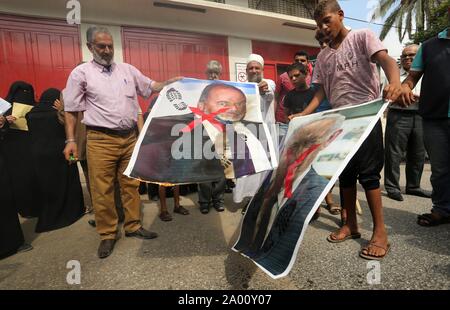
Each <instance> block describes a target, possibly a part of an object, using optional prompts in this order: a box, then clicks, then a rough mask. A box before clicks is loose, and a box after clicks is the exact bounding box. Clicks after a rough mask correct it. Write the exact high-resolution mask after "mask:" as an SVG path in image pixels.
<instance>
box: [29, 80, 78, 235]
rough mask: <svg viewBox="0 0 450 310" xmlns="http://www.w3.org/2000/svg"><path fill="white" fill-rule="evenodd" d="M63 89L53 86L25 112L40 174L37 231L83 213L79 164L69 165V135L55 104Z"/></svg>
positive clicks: (59, 225) (62, 224)
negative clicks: (39, 208) (66, 143)
mask: <svg viewBox="0 0 450 310" xmlns="http://www.w3.org/2000/svg"><path fill="white" fill-rule="evenodd" d="M59 98H60V91H59V90H57V89H54V88H50V89H48V90H46V91H44V92H43V93H42V96H41V98H40V100H39V104H38V105H36V106H35V107H34V108H33V109H32V110H31V111H30V112H29V113H28V114H27V116H26V119H27V123H28V128H29V131H30V135H31V154H30V155H31V159H32V161H33V165H34V167H35V170H36V173H37V177H38V183H37V184H38V188H39V191H40V195H41V197H42V204H43V206H42V210H41V212H40V214H39V220H38V223H37V226H36V232H45V231H50V230H55V229H59V228H62V227H66V226H69V225H71V224H73V223H74V222H76V221H77V220H78V219H79V218H80V217H81V216H83V214H84V201H83V193H82V189H81V183H80V178H79V174H78V167H77V165H76V164H71V165H68V163H67V161H66V160H65V158H64V155H63V153H62V150H63V149H64V145H65V144H64V141H65V139H66V135H65V132H64V126H63V125H61V124H60V123H59V122H58V115H57V110H56V109H55V108H54V107H53V104H54V102H55V100H56V99H59Z"/></svg>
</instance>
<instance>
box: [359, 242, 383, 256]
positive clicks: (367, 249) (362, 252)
mask: <svg viewBox="0 0 450 310" xmlns="http://www.w3.org/2000/svg"><path fill="white" fill-rule="evenodd" d="M371 246H374V247H377V248H380V249H383V250H384V254H383V255H380V256H375V255H369V253H368V252H369V247H371ZM390 248H391V245H390V243H388V244H387V247H386V248H385V247H383V246H381V245H377V244H375V243H373V242H369V244H368V245H366V246H365V247H364V248H363V249H362V250H361V252H359V256H360V257H362V258H365V259H368V260H382V259H383V258H384V257H385V256H386V255H387V253H388V252H389V250H390ZM364 251H366V252H367V253H364Z"/></svg>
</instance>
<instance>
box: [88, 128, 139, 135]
mask: <svg viewBox="0 0 450 310" xmlns="http://www.w3.org/2000/svg"><path fill="white" fill-rule="evenodd" d="M86 129H88V130H95V131H99V132H103V133H106V134H107V135H115V136H121V137H126V136H129V135H131V134H132V133H134V132H136V127H133V128H130V129H111V128H106V127H98V126H86Z"/></svg>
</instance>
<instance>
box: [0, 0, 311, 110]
mask: <svg viewBox="0 0 450 310" xmlns="http://www.w3.org/2000/svg"><path fill="white" fill-rule="evenodd" d="M316 2H317V1H315V0H284V1H283V0H273V1H272V0H216V1H203V0H183V1H181V0H155V1H153V0H127V1H119V0H96V1H89V0H78V1H77V0H69V1H67V0H40V1H34V0H2V1H1V2H0V75H1V79H0V96H1V97H4V96H6V93H7V91H8V88H9V85H10V84H11V83H12V82H13V81H16V80H24V81H27V82H30V83H31V84H33V86H34V87H35V89H36V94H37V96H39V95H40V93H41V92H42V91H43V90H45V89H46V88H48V87H56V88H59V89H62V88H64V86H65V82H66V79H67V76H68V74H69V73H70V72H71V70H72V69H73V68H74V67H75V66H76V65H77V64H78V63H79V62H81V61H88V60H90V59H91V54H90V52H89V50H88V49H87V47H86V30H87V29H88V27H89V26H91V25H93V24H96V25H102V26H106V27H108V28H109V29H110V31H111V33H112V35H113V37H114V44H115V61H116V62H128V63H131V64H133V65H134V66H136V67H137V68H139V69H140V70H141V71H142V72H143V73H144V74H146V75H148V76H149V77H151V78H153V79H155V80H164V79H167V78H169V77H173V76H177V75H183V76H186V77H194V78H204V76H205V74H204V71H205V66H206V63H207V62H208V61H209V60H211V59H216V60H218V61H220V62H221V63H222V65H223V67H224V73H223V76H222V79H225V80H232V81H245V79H246V76H245V61H246V58H247V56H248V55H249V54H250V53H258V54H261V55H262V56H263V57H264V59H265V61H266V67H265V77H266V78H270V79H273V80H275V79H276V77H277V76H278V75H279V74H280V73H282V71H283V69H284V68H285V66H286V65H287V64H289V63H291V62H292V59H293V55H294V53H295V52H296V51H298V50H305V51H307V52H309V53H310V54H311V55H316V54H317V53H318V51H319V49H318V44H317V42H316V41H315V40H314V34H315V31H314V29H315V22H314V21H313V20H312V18H311V15H312V11H313V9H314V5H315V4H316ZM78 9H79V11H78ZM78 17H79V19H80V20H79V21H78V20H77V18H78ZM141 105H142V106H143V108H146V103H145V102H141Z"/></svg>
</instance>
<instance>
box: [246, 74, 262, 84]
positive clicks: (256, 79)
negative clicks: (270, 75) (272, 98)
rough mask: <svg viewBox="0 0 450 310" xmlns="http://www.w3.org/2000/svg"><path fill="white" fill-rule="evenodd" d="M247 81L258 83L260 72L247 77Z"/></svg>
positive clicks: (260, 79) (260, 76) (260, 78)
mask: <svg viewBox="0 0 450 310" xmlns="http://www.w3.org/2000/svg"><path fill="white" fill-rule="evenodd" d="M248 81H249V82H253V83H259V82H261V81H262V74H261V75H254V76H252V77H249V78H248Z"/></svg>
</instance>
